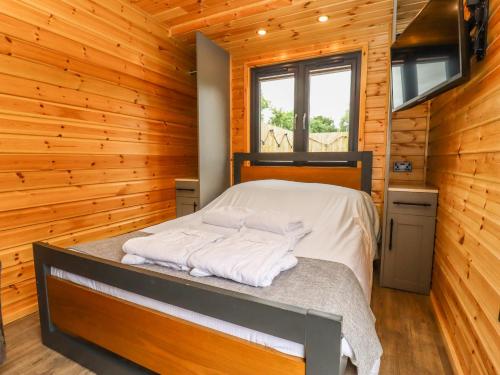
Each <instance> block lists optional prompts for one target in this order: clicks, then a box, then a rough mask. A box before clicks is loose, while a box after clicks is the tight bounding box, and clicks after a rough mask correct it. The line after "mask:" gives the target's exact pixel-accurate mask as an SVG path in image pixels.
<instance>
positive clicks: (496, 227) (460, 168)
mask: <svg viewBox="0 0 500 375" xmlns="http://www.w3.org/2000/svg"><path fill="white" fill-rule="evenodd" d="M499 20H500V1H499V0H492V1H490V25H489V29H488V43H489V45H488V49H487V55H486V59H485V60H484V61H482V62H480V63H477V62H475V60H473V61H474V62H473V67H472V73H471V80H470V81H469V82H468V83H466V84H464V85H462V86H459V87H458V88H456V89H454V90H452V91H450V92H447V93H445V94H443V95H441V96H439V97H438V98H437V99H435V100H433V101H432V103H431V107H430V111H431V115H430V133H429V157H428V177H427V178H428V180H429V181H430V182H431V183H433V184H436V185H437V186H438V187H439V207H438V217H437V231H436V247H435V260H434V274H433V282H432V292H431V298H432V301H433V305H434V308H435V311H436V314H437V317H438V321H439V325H440V327H441V329H442V332H443V334H444V337H445V339H446V343H447V345H448V349H449V353H450V358H451V359H452V362H453V364H454V366H455V369H456V373H457V374H474V375H475V374H478V375H481V374H490V375H492V374H498V373H500V357H499V355H498V353H500V325H499V323H498V316H499V311H500V271H499V270H500V22H499Z"/></svg>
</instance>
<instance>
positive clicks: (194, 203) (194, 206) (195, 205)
mask: <svg viewBox="0 0 500 375" xmlns="http://www.w3.org/2000/svg"><path fill="white" fill-rule="evenodd" d="M197 207H198V205H197V204H196V201H194V202H193V212H196V208H197Z"/></svg>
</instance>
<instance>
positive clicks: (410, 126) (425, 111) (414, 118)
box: [389, 0, 429, 185]
mask: <svg viewBox="0 0 500 375" xmlns="http://www.w3.org/2000/svg"><path fill="white" fill-rule="evenodd" d="M427 2H428V0H398V1H397V18H396V25H395V27H396V33H397V34H400V33H402V32H403V31H404V30H405V28H406V27H407V26H408V25H409V24H410V22H411V21H413V19H414V18H415V16H416V15H417V14H418V13H419V12H420V10H422V8H423V7H424V6H425V5H426V4H427ZM391 125H392V128H391V162H390V168H391V170H390V173H389V176H390V177H389V182H390V183H392V184H405V185H411V184H422V183H424V182H425V163H426V152H427V133H428V131H429V103H422V104H420V105H418V106H416V107H413V108H410V109H407V110H405V111H400V112H395V113H393V115H392V124H391ZM395 161H411V162H412V165H413V170H412V171H411V172H393V165H394V162H395Z"/></svg>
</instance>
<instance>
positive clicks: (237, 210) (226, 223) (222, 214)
mask: <svg viewBox="0 0 500 375" xmlns="http://www.w3.org/2000/svg"><path fill="white" fill-rule="evenodd" d="M252 213H253V210H251V209H249V208H245V207H231V206H224V207H220V208H214V209H211V210H209V211H207V212H205V213H204V214H203V216H202V221H203V222H204V223H206V224H212V225H218V226H221V227H226V228H236V229H239V228H241V227H242V226H243V223H244V222H245V218H246V217H247V216H248V215H251V214H252Z"/></svg>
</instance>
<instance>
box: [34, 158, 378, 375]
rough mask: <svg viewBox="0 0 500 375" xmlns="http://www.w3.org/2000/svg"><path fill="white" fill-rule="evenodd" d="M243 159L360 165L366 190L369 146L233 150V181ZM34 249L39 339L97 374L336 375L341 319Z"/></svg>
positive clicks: (37, 246) (42, 246)
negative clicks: (289, 347) (296, 352)
mask: <svg viewBox="0 0 500 375" xmlns="http://www.w3.org/2000/svg"><path fill="white" fill-rule="evenodd" d="M244 161H251V162H256V161H291V162H301V163H303V162H338V161H350V162H358V161H360V162H361V164H362V165H361V168H359V167H352V169H354V170H358V172H359V175H360V182H359V186H360V187H362V189H363V190H364V191H367V192H370V190H371V188H370V186H371V165H372V153H371V152H348V153H294V154H288V153H287V154H235V155H234V179H235V183H238V182H240V181H241V169H242V168H241V167H242V163H243V162H244ZM259 168H260V166H259ZM266 168H271V167H266ZM272 168H280V167H272ZM287 168H290V167H287ZM294 168H295V167H294ZM297 168H298V167H297ZM314 168H322V167H314ZM329 168H331V166H329ZM343 168H347V167H343ZM325 171H326V170H325ZM339 185H342V184H341V183H340V184H339ZM33 252H34V260H35V272H36V281H37V288H38V304H39V312H40V324H41V331H42V341H43V343H44V344H45V345H46V346H48V347H50V348H52V349H54V350H56V351H58V352H60V353H62V354H63V355H65V356H67V357H69V358H71V359H73V360H74V361H76V362H78V363H80V364H81V365H83V366H85V367H87V368H89V369H91V370H93V371H95V372H97V373H100V374H101V373H102V374H145V373H152V372H156V373H169V374H237V375H247V374H248V375H255V374H266V375H267V374H279V375H281V374H282V375H299V374H300V375H304V374H307V375H327V374H328V375H339V373H340V359H341V328H342V317H340V316H335V315H331V314H325V313H323V312H319V311H312V310H304V309H301V308H297V307H294V306H288V305H283V304H277V303H270V302H269V301H266V300H262V299H259V298H255V297H251V296H248V295H245V294H241V293H236V292H232V291H228V290H225V289H221V288H216V287H212V286H207V285H205V284H201V283H197V282H191V281H186V280H183V279H178V278H175V277H171V276H168V275H163V274H159V273H156V272H152V271H148V270H145V269H141V268H137V267H132V266H127V265H123V264H119V263H116V262H111V261H108V260H105V259H102V258H97V257H93V256H90V255H86V254H83V253H78V252H75V251H71V250H66V249H62V248H58V247H55V246H52V245H48V244H46V243H40V242H37V243H34V244H33ZM51 267H56V268H59V269H61V270H65V271H67V272H71V273H74V274H77V275H81V276H83V277H87V278H90V279H93V280H96V281H100V282H102V283H105V284H108V285H111V286H114V287H117V288H120V289H123V290H127V291H130V292H133V293H137V294H140V295H143V296H146V297H149V298H153V299H155V300H158V301H162V302H166V303H169V304H172V305H175V306H178V307H181V308H185V309H188V310H191V311H195V312H198V313H201V314H204V315H208V316H211V317H214V318H217V319H221V320H224V321H227V322H231V323H234V324H237V325H240V326H244V327H247V328H250V329H254V330H258V331H260V332H264V333H267V334H270V335H273V336H277V337H281V338H284V339H287V340H291V341H294V342H297V343H301V344H303V345H304V347H305V354H306V360H304V359H302V358H298V357H293V356H289V355H286V354H283V353H280V352H278V351H276V350H273V349H269V348H266V347H264V346H261V345H258V344H254V343H251V342H248V341H246V340H242V339H239V338H236V337H233V336H230V335H227V334H224V333H221V332H218V331H215V330H212V329H209V328H206V327H203V326H200V325H197V324H194V323H190V322H187V321H184V320H182V319H178V318H175V317H172V316H169V315H167V314H163V313H160V312H157V311H154V310H151V309H148V308H145V307H142V306H140V305H137V304H134V303H130V302H126V301H124V300H121V299H117V298H114V297H112V296H109V295H106V294H103V293H100V292H97V291H94V290H92V289H89V288H86V287H82V286H79V285H77V284H74V283H71V282H68V281H65V280H62V279H59V278H57V277H53V276H51V275H50V269H51Z"/></svg>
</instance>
